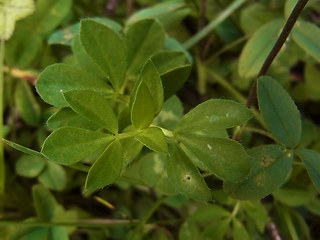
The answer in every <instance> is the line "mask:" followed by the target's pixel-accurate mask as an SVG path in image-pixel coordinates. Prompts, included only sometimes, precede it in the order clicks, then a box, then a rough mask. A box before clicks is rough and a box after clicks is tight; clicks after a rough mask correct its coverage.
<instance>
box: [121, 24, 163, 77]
mask: <svg viewBox="0 0 320 240" xmlns="http://www.w3.org/2000/svg"><path fill="white" fill-rule="evenodd" d="M164 41H165V33H164V30H163V28H162V26H161V25H160V24H159V23H158V22H157V21H155V20H154V19H145V20H141V21H139V22H136V23H134V24H133V25H131V26H130V27H128V28H127V29H126V31H125V42H126V46H127V56H128V75H129V77H130V78H135V77H136V75H137V74H138V73H139V71H140V70H141V68H142V66H143V64H144V63H145V62H146V61H147V60H148V59H149V58H150V57H151V56H152V55H153V54H155V53H156V52H158V51H159V50H160V49H162V48H163V46H164Z"/></svg>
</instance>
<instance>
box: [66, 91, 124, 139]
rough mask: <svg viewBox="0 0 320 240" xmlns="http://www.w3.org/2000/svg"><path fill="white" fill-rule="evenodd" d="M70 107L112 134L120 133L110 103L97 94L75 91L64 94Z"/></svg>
mask: <svg viewBox="0 0 320 240" xmlns="http://www.w3.org/2000/svg"><path fill="white" fill-rule="evenodd" d="M63 96H64V98H65V99H66V101H67V102H68V104H69V105H70V107H71V108H72V109H73V110H74V111H75V112H76V113H78V114H79V115H80V116H82V117H85V118H87V119H88V120H89V121H91V122H93V123H94V124H97V125H99V126H101V127H103V128H105V129H107V130H109V131H110V132H112V133H114V134H116V133H118V119H117V117H116V115H115V113H114V112H113V110H112V109H111V108H110V107H109V101H108V100H107V99H106V98H104V97H103V96H101V95H100V94H99V93H97V92H93V91H88V90H75V91H67V92H65V93H63Z"/></svg>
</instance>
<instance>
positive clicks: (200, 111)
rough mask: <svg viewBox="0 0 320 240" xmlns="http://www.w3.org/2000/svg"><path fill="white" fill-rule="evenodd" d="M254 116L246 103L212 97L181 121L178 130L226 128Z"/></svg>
mask: <svg viewBox="0 0 320 240" xmlns="http://www.w3.org/2000/svg"><path fill="white" fill-rule="evenodd" d="M251 117H252V114H251V112H250V111H249V109H248V108H246V107H245V106H244V105H242V104H240V103H237V102H234V101H230V100H223V99H210V100H208V101H205V102H203V103H201V104H199V105H198V106H196V107H195V108H194V109H192V110H191V111H190V112H188V113H187V114H186V115H185V116H184V117H183V118H182V119H181V121H180V122H179V124H178V126H177V129H176V132H177V133H180V132H195V131H199V130H207V131H208V130H212V129H214V130H215V129H225V128H231V127H235V126H238V125H240V124H242V123H244V122H246V121H248V120H249V119H250V118H251Z"/></svg>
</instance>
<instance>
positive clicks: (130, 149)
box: [120, 137, 143, 167]
mask: <svg viewBox="0 0 320 240" xmlns="http://www.w3.org/2000/svg"><path fill="white" fill-rule="evenodd" d="M120 143H121V146H122V150H123V166H124V167H125V166H127V165H128V164H129V163H131V162H132V160H134V158H135V157H137V155H138V154H139V153H140V151H141V149H142V148H143V144H142V143H141V142H139V141H138V140H137V139H136V138H135V137H130V138H124V139H121V140H120Z"/></svg>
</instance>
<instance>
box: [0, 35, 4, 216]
mask: <svg viewBox="0 0 320 240" xmlns="http://www.w3.org/2000/svg"><path fill="white" fill-rule="evenodd" d="M0 41H1V42H0V136H1V138H2V134H3V87H4V84H3V81H4V80H3V78H4V71H3V66H4V43H5V42H4V41H5V40H4V39H2V40H0ZM4 195H5V162H4V148H3V142H2V141H0V212H2V209H3V205H4Z"/></svg>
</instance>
